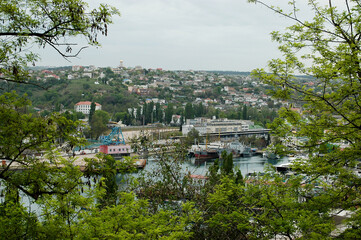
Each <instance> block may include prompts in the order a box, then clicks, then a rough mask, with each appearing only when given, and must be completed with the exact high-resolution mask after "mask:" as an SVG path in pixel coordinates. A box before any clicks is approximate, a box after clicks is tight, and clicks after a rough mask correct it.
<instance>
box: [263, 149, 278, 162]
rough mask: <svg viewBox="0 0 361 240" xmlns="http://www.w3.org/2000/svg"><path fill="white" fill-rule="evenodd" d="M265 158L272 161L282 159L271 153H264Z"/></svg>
mask: <svg viewBox="0 0 361 240" xmlns="http://www.w3.org/2000/svg"><path fill="white" fill-rule="evenodd" d="M263 157H264V158H267V159H270V160H275V159H280V156H279V155H278V154H276V153H274V152H269V151H266V152H264V153H263Z"/></svg>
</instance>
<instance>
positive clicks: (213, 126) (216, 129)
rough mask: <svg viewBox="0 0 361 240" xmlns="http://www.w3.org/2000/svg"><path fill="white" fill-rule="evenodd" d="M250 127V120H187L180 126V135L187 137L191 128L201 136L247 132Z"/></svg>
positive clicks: (251, 123)
mask: <svg viewBox="0 0 361 240" xmlns="http://www.w3.org/2000/svg"><path fill="white" fill-rule="evenodd" d="M250 125H254V123H253V122H252V121H250V120H228V119H214V120H210V119H204V118H198V119H187V123H186V125H183V126H182V134H183V135H187V134H188V132H189V131H190V130H191V129H192V128H195V129H196V130H197V131H198V132H199V133H200V134H201V135H205V134H207V133H225V132H241V131H248V130H249V126H250Z"/></svg>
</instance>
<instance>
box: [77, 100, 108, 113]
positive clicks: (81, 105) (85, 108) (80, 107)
mask: <svg viewBox="0 0 361 240" xmlns="http://www.w3.org/2000/svg"><path fill="white" fill-rule="evenodd" d="M91 104H92V102H89V101H85V102H78V103H77V104H75V106H74V110H75V112H82V113H84V114H89V113H90V106H91ZM96 110H102V105H100V104H99V103H95V111H96Z"/></svg>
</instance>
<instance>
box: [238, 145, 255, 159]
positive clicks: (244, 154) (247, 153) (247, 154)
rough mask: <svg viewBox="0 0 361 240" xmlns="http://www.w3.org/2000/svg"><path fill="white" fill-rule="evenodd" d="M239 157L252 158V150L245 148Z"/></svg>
mask: <svg viewBox="0 0 361 240" xmlns="http://www.w3.org/2000/svg"><path fill="white" fill-rule="evenodd" d="M241 155H242V157H252V155H253V153H252V149H251V148H250V147H247V146H245V147H244V150H243V152H242V154H241Z"/></svg>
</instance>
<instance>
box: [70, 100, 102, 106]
mask: <svg viewBox="0 0 361 240" xmlns="http://www.w3.org/2000/svg"><path fill="white" fill-rule="evenodd" d="M91 104H92V102H89V101H84V102H78V103H76V104H75V105H77V106H78V105H91ZM95 105H96V106H101V105H100V104H99V103H95Z"/></svg>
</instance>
